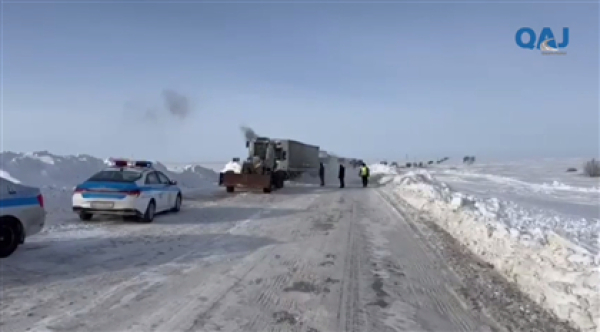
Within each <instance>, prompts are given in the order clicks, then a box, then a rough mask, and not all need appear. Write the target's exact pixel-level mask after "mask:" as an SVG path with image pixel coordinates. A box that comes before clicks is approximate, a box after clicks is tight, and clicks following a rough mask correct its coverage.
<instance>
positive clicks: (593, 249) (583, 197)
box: [371, 160, 600, 331]
mask: <svg viewBox="0 0 600 332" xmlns="http://www.w3.org/2000/svg"><path fill="white" fill-rule="evenodd" d="M579 162H580V163H582V161H579ZM580 163H578V162H577V161H563V162H562V163H559V162H556V161H552V160H542V161H533V162H528V163H524V162H521V163H503V164H500V163H498V164H480V165H470V166H454V167H452V166H450V167H448V166H439V165H436V166H433V167H430V168H429V169H419V170H409V169H403V172H400V173H401V175H396V174H394V173H395V170H385V169H377V168H375V166H376V165H373V166H372V167H371V169H373V168H375V169H376V171H375V172H381V173H383V174H384V175H385V176H384V177H383V178H382V179H381V180H380V181H382V182H384V183H387V184H389V186H388V188H389V190H392V191H393V192H394V193H395V194H396V195H397V196H398V197H400V198H401V199H404V200H405V201H407V202H408V203H410V204H411V205H413V206H414V207H415V208H417V209H419V210H421V211H422V212H424V213H426V214H427V215H429V216H432V217H434V218H435V219H436V220H438V221H439V223H440V224H441V226H442V227H444V228H445V229H446V230H447V231H448V232H449V233H451V234H452V235H453V236H454V237H456V238H457V239H459V240H461V241H462V242H463V243H465V244H466V245H467V246H468V247H469V248H470V249H471V250H472V251H474V252H476V253H477V254H479V255H481V256H482V257H483V258H484V259H485V260H487V261H489V262H490V263H492V264H494V266H495V267H496V268H497V269H498V270H500V271H501V272H502V273H503V274H504V275H505V276H507V277H508V278H509V279H510V280H514V281H516V282H517V284H519V286H520V287H521V289H522V290H524V291H525V292H526V293H528V294H529V295H530V296H532V298H534V299H536V300H537V301H538V302H539V303H541V304H542V305H544V306H545V307H547V308H548V309H550V310H552V311H554V312H555V313H556V314H557V315H558V316H559V317H561V318H563V319H567V320H569V321H571V322H573V323H574V324H576V325H577V326H579V327H580V328H581V329H582V330H585V331H592V330H594V329H595V328H597V327H598V322H599V317H598V313H599V312H600V303H599V300H598V296H597V294H598V292H600V287H598V280H599V279H598V278H599V277H600V276H599V275H598V266H599V263H600V260H599V259H598V256H597V254H598V234H599V232H600V221H599V210H598V206H599V204H600V203H599V202H600V201H599V194H600V190H599V189H598V188H599V187H600V186H599V183H598V180H597V179H592V178H586V177H584V176H583V175H581V174H578V173H567V172H566V169H567V168H568V167H574V166H575V167H577V166H579V165H580Z"/></svg>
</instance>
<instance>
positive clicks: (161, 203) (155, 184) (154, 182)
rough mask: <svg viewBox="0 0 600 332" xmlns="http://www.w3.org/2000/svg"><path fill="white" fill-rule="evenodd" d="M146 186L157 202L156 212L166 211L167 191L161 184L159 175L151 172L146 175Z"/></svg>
mask: <svg viewBox="0 0 600 332" xmlns="http://www.w3.org/2000/svg"><path fill="white" fill-rule="evenodd" d="M145 185H146V186H147V187H148V188H149V189H150V192H151V193H152V195H151V196H152V197H153V198H154V200H155V201H156V211H157V212H160V211H163V210H164V209H165V204H166V202H165V200H166V198H165V190H164V185H163V184H162V183H160V180H159V178H158V175H157V174H156V172H150V173H148V175H146V183H145Z"/></svg>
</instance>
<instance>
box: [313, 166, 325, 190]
mask: <svg viewBox="0 0 600 332" xmlns="http://www.w3.org/2000/svg"><path fill="white" fill-rule="evenodd" d="M313 174H315V173H313ZM319 178H320V179H321V187H323V186H325V166H323V163H319Z"/></svg>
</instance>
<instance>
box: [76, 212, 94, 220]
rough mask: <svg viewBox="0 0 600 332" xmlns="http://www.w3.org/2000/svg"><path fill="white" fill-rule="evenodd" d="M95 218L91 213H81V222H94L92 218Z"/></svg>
mask: <svg viewBox="0 0 600 332" xmlns="http://www.w3.org/2000/svg"><path fill="white" fill-rule="evenodd" d="M93 216H94V215H93V214H91V213H85V212H81V213H80V214H79V219H81V220H83V221H90V220H92V217H93Z"/></svg>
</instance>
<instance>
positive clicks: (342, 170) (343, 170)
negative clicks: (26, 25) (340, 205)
mask: <svg viewBox="0 0 600 332" xmlns="http://www.w3.org/2000/svg"><path fill="white" fill-rule="evenodd" d="M345 176H346V167H344V165H343V164H342V163H340V170H339V171H338V179H340V188H344V187H345V186H346V184H345V183H344V177H345Z"/></svg>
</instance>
